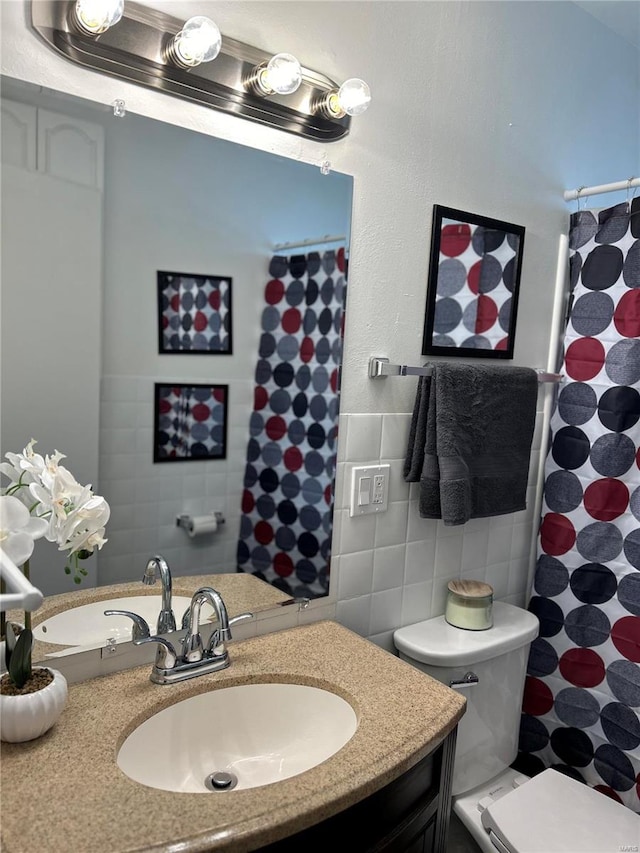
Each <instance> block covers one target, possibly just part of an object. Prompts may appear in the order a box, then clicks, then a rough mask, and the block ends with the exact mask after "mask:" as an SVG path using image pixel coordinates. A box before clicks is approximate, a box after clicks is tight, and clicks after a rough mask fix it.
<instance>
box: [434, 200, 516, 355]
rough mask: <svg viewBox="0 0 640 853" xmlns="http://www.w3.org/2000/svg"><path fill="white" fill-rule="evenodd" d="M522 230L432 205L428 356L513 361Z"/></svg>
mask: <svg viewBox="0 0 640 853" xmlns="http://www.w3.org/2000/svg"><path fill="white" fill-rule="evenodd" d="M523 244H524V228H523V227H522V226H520V225H512V224H511V223H508V222H503V221H501V220H498V219H490V218H489V217H486V216H480V215H476V214H473V213H467V212H465V211H462V210H454V209H453V208H449V207H443V206H442V205H437V204H436V205H434V209H433V226H432V235H431V258H430V264H429V285H428V292H427V310H426V318H425V331H424V339H423V347H422V352H423V354H425V355H447V356H449V357H451V356H465V357H467V358H468V357H475V358H513V349H514V342H515V332H516V315H517V305H518V290H519V285H520V270H521V266H522V251H523Z"/></svg>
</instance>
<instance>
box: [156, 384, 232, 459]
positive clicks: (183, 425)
mask: <svg viewBox="0 0 640 853" xmlns="http://www.w3.org/2000/svg"><path fill="white" fill-rule="evenodd" d="M228 402H229V386H228V385H202V384H195V383H190V384H188V385H187V384H185V385H181V384H177V383H175V382H170V383H169V382H167V383H162V382H156V384H155V407H154V410H155V417H154V432H153V435H154V444H153V461H154V462H189V461H197V460H203V459H226V456H227V413H228V410H229V405H228Z"/></svg>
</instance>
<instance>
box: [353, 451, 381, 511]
mask: <svg viewBox="0 0 640 853" xmlns="http://www.w3.org/2000/svg"><path fill="white" fill-rule="evenodd" d="M390 471H391V465H388V464H387V465H354V466H353V468H352V469H351V490H350V495H351V500H350V505H349V515H350V516H351V517H352V518H353V517H354V516H357V515H370V514H372V513H377V512H385V511H386V509H387V505H388V503H389V474H390Z"/></svg>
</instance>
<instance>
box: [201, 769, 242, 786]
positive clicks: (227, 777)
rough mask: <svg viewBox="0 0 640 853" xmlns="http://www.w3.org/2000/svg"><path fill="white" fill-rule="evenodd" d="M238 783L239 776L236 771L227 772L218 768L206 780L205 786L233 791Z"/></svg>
mask: <svg viewBox="0 0 640 853" xmlns="http://www.w3.org/2000/svg"><path fill="white" fill-rule="evenodd" d="M237 784H238V777H237V776H236V774H235V773H227V772H226V771H224V770H218V771H216V772H215V773H210V774H209V775H208V776H207V778H206V779H205V780H204V785H205V788H208V789H209V790H210V791H231V790H232V789H233V788H235V787H236V785H237Z"/></svg>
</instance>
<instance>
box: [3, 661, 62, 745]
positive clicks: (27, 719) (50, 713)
mask: <svg viewBox="0 0 640 853" xmlns="http://www.w3.org/2000/svg"><path fill="white" fill-rule="evenodd" d="M45 668H46V669H48V670H49V671H50V672H52V673H53V681H52V682H51V683H50V684H47V686H46V687H43V688H42V690H37V691H36V692H35V693H25V694H24V695H23V696H6V695H4V694H2V693H0V740H3V741H6V742H8V743H22V741H25V740H34V738H37V737H40V735H43V734H44V733H45V732H47V731H49V729H50V728H51V726H52V725H53V724H54V723H55V722H56V720H57V719H58V717H59V716H60V714H61V713H62V711H63V710H64V706H65V705H66V704H67V695H68V690H67V679H66V678H65V677H64V675H63V674H62V673H61V672H58V670H57V669H52V668H51V667H50V666H48V667H45Z"/></svg>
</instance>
